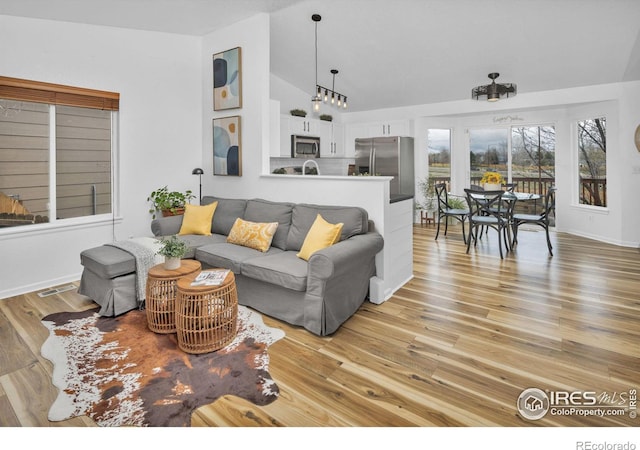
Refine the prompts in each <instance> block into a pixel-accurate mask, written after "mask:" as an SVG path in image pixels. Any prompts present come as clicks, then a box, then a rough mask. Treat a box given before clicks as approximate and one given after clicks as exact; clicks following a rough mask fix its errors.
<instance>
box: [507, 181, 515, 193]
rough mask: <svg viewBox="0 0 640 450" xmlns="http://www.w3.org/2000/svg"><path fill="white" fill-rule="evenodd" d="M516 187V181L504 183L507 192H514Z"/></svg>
mask: <svg viewBox="0 0 640 450" xmlns="http://www.w3.org/2000/svg"><path fill="white" fill-rule="evenodd" d="M516 187H518V183H507V184H505V190H506V191H507V192H515V190H516Z"/></svg>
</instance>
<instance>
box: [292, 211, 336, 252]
mask: <svg viewBox="0 0 640 450" xmlns="http://www.w3.org/2000/svg"><path fill="white" fill-rule="evenodd" d="M343 225H344V224H343V223H342V222H340V223H336V224H333V223H329V222H327V221H326V220H324V219H323V218H322V215H321V214H318V215H317V217H316V220H315V221H314V222H313V225H311V228H310V229H309V232H308V233H307V237H305V238H304V242H303V243H302V248H300V252H299V253H298V254H297V255H296V256H298V258H302V259H304V260H305V261H308V260H309V258H310V257H311V255H312V254H313V253H314V252H317V251H318V250H322V249H323V248H327V247H329V246H330V245H333V244H335V243H336V242H338V241H339V240H340V232H341V231H342V227H343Z"/></svg>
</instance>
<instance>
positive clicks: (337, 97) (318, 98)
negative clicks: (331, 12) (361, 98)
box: [311, 14, 347, 111]
mask: <svg viewBox="0 0 640 450" xmlns="http://www.w3.org/2000/svg"><path fill="white" fill-rule="evenodd" d="M311 20H313V21H314V22H315V51H316V90H315V95H314V96H313V97H312V98H311V102H312V103H313V110H314V111H319V110H320V103H321V102H322V99H323V97H322V92H323V91H324V102H325V103H327V102H328V101H329V95H331V104H332V105H336V104H337V106H338V108H339V107H342V108H345V109H346V107H347V97H346V96H345V95H343V94H341V93H339V92H337V91H336V90H335V86H336V74H337V73H338V70H337V69H331V74H332V75H333V85H332V87H331V89H329V88H327V87H324V86H320V85H319V84H318V22H320V21H321V20H322V17H321V16H320V14H314V15H312V16H311Z"/></svg>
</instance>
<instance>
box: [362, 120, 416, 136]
mask: <svg viewBox="0 0 640 450" xmlns="http://www.w3.org/2000/svg"><path fill="white" fill-rule="evenodd" d="M367 128H368V136H364V137H379V136H409V121H407V120H389V121H384V122H376V123H371V124H368V127H367Z"/></svg>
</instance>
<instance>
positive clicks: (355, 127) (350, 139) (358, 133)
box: [344, 120, 411, 158]
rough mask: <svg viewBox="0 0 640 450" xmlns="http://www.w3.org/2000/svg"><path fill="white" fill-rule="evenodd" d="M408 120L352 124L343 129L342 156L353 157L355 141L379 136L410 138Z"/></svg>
mask: <svg viewBox="0 0 640 450" xmlns="http://www.w3.org/2000/svg"><path fill="white" fill-rule="evenodd" d="M410 133H411V129H410V126H409V121H408V120H387V121H383V122H369V123H354V124H348V125H347V126H346V127H345V132H344V134H345V139H344V156H346V157H348V158H353V157H354V156H355V151H356V150H355V140H356V139H358V138H370V137H381V136H411V134H410Z"/></svg>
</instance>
